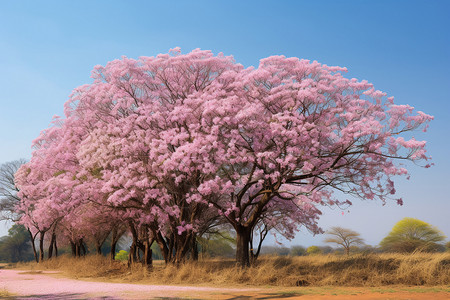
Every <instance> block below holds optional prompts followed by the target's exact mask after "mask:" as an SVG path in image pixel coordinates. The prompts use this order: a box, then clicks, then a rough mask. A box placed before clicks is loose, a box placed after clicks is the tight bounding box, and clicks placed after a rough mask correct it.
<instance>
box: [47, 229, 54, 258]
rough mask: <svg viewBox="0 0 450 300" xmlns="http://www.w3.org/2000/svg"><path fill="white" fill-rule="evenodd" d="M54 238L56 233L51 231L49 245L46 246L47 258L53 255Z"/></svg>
mask: <svg viewBox="0 0 450 300" xmlns="http://www.w3.org/2000/svg"><path fill="white" fill-rule="evenodd" d="M55 240H56V234H55V233H54V232H53V233H52V239H51V241H50V245H49V246H48V259H50V258H52V256H53V249H54V248H53V247H54V246H55Z"/></svg>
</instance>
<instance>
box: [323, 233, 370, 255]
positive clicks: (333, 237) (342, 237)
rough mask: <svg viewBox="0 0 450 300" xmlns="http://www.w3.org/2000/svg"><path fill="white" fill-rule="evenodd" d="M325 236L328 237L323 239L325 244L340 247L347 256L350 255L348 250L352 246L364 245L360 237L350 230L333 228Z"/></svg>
mask: <svg viewBox="0 0 450 300" xmlns="http://www.w3.org/2000/svg"><path fill="white" fill-rule="evenodd" d="M326 234H327V235H328V236H329V237H328V238H326V239H325V243H332V244H337V245H339V246H342V248H344V251H345V254H347V255H349V254H350V249H352V247H353V246H357V245H362V244H364V240H363V239H362V238H361V237H360V234H359V233H357V232H356V231H353V230H351V229H347V228H342V227H339V226H335V227H331V228H330V230H328V231H327V232H326Z"/></svg>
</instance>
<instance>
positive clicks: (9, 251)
mask: <svg viewBox="0 0 450 300" xmlns="http://www.w3.org/2000/svg"><path fill="white" fill-rule="evenodd" d="M31 259H33V254H32V253H31V243H30V236H29V235H28V232H27V230H26V228H25V227H24V226H23V225H17V224H15V225H13V226H12V227H11V228H10V229H9V230H8V236H5V237H2V238H0V260H1V261H7V262H18V261H28V260H31Z"/></svg>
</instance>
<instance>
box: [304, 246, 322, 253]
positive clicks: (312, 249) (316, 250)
mask: <svg viewBox="0 0 450 300" xmlns="http://www.w3.org/2000/svg"><path fill="white" fill-rule="evenodd" d="M306 253H308V255H317V254H321V253H322V250H321V249H320V248H319V247H318V246H310V247H308V248H307V249H306Z"/></svg>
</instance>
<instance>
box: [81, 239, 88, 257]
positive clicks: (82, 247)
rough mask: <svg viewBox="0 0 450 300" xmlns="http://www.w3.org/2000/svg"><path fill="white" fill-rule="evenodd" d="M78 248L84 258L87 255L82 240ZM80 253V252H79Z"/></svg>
mask: <svg viewBox="0 0 450 300" xmlns="http://www.w3.org/2000/svg"><path fill="white" fill-rule="evenodd" d="M80 248H81V250H82V251H83V256H86V254H87V250H86V246H85V245H84V242H83V240H81V241H80ZM80 252H81V251H80Z"/></svg>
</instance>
